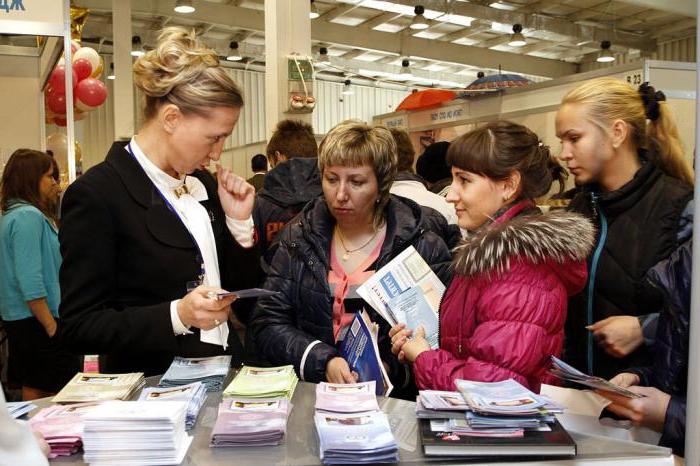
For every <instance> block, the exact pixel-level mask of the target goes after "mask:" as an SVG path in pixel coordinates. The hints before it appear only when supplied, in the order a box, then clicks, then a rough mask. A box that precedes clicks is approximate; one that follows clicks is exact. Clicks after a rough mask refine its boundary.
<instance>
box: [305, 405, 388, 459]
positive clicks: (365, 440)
mask: <svg viewBox="0 0 700 466" xmlns="http://www.w3.org/2000/svg"><path fill="white" fill-rule="evenodd" d="M314 421H315V423H316V430H317V431H318V437H319V440H320V456H321V461H322V462H323V463H324V464H367V463H395V462H398V461H399V455H398V446H397V444H396V440H395V439H394V435H393V434H392V433H391V427H390V425H389V420H388V419H387V417H386V414H384V413H383V412H381V411H372V412H367V413H354V414H338V413H321V412H317V413H316V415H315V416H314Z"/></svg>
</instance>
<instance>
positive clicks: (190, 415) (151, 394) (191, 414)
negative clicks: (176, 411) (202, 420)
mask: <svg viewBox="0 0 700 466" xmlns="http://www.w3.org/2000/svg"><path fill="white" fill-rule="evenodd" d="M206 398H207V389H206V387H205V386H204V384H202V382H195V383H191V384H188V385H181V386H179V387H166V388H159V387H146V388H144V389H143V391H142V392H141V396H140V397H139V400H140V401H184V402H185V403H187V417H186V419H185V428H186V429H187V430H190V429H192V428H193V427H194V423H195V422H196V421H197V416H198V415H199V410H200V409H201V408H202V405H203V404H204V400H206Z"/></svg>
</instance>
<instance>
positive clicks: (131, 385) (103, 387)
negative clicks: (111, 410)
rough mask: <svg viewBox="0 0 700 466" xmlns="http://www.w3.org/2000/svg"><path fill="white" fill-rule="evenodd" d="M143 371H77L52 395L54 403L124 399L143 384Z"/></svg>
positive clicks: (129, 396)
mask: <svg viewBox="0 0 700 466" xmlns="http://www.w3.org/2000/svg"><path fill="white" fill-rule="evenodd" d="M145 383H146V382H145V379H144V378H143V372H132V373H129V374H99V373H94V372H90V373H83V372H78V373H77V374H75V376H74V377H73V378H72V379H71V381H70V382H68V383H67V384H66V386H65V387H63V388H62V389H61V391H60V392H58V394H57V395H56V396H54V397H53V399H52V401H53V402H54V403H82V402H88V401H104V400H126V399H129V398H131V396H132V395H133V394H134V393H136V392H137V391H138V390H139V389H140V388H141V387H143V386H144V385H145Z"/></svg>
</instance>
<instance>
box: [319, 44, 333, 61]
mask: <svg viewBox="0 0 700 466" xmlns="http://www.w3.org/2000/svg"><path fill="white" fill-rule="evenodd" d="M318 63H319V64H321V65H330V64H331V59H330V57H328V48H327V47H321V48H320V49H318Z"/></svg>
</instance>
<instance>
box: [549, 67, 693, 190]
mask: <svg viewBox="0 0 700 466" xmlns="http://www.w3.org/2000/svg"><path fill="white" fill-rule="evenodd" d="M561 103H562V106H563V105H566V104H582V105H585V106H586V109H587V115H588V119H589V120H590V121H591V122H592V123H593V124H594V125H596V126H598V128H600V129H601V130H602V131H603V132H605V133H608V134H609V132H610V129H611V128H612V124H613V122H614V121H615V120H622V121H624V122H625V123H627V124H628V125H629V127H630V129H631V132H632V135H631V136H632V141H633V142H634V144H635V145H636V146H637V147H638V148H647V147H648V146H649V145H653V146H654V149H656V150H657V151H658V154H657V155H658V158H657V159H656V160H655V162H656V164H657V165H658V166H659V168H661V169H662V170H663V171H664V172H665V173H666V174H667V175H669V176H671V177H674V178H677V179H679V180H681V181H684V182H686V183H688V184H690V185H692V184H693V170H692V168H691V167H690V165H689V164H688V162H687V161H686V160H685V158H684V156H683V147H682V146H681V142H680V137H679V135H678V128H677V127H676V124H675V122H674V121H673V117H672V115H671V112H670V111H669V109H668V107H667V104H666V102H658V105H659V109H658V110H659V113H658V116H656V117H655V118H654V120H648V119H647V114H646V113H647V112H646V109H645V106H644V101H643V100H642V96H641V94H640V93H639V91H638V90H637V89H635V88H634V87H632V86H631V85H630V84H628V83H626V82H624V81H622V80H620V79H616V78H611V77H603V78H597V79H591V80H590V81H586V82H585V83H583V84H581V85H580V86H578V87H576V88H574V89H572V90H570V91H569V92H568V93H567V94H566V95H565V96H564V98H563V99H562V102H561Z"/></svg>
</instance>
